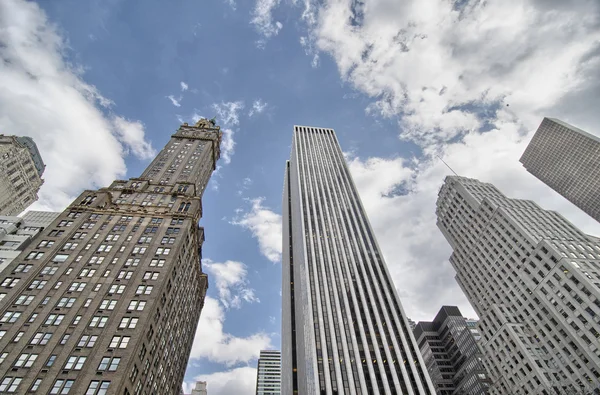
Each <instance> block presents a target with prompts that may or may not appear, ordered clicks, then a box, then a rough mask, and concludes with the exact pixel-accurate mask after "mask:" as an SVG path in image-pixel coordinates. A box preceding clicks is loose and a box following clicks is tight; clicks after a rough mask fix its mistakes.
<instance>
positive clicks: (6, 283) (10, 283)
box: [0, 277, 31, 289]
mask: <svg viewBox="0 0 600 395" xmlns="http://www.w3.org/2000/svg"><path fill="white" fill-rule="evenodd" d="M20 280H21V279H20V278H15V277H6V278H5V279H4V280H2V283H0V286H2V287H6V288H12V287H14V286H15V285H17V284H18V283H19V281H20ZM29 289H31V288H29Z"/></svg>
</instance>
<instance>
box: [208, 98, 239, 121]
mask: <svg viewBox="0 0 600 395" xmlns="http://www.w3.org/2000/svg"><path fill="white" fill-rule="evenodd" d="M212 108H213V110H215V111H216V112H217V121H218V122H219V123H222V124H223V125H225V126H236V125H239V124H240V118H239V113H240V111H242V110H243V109H244V102H243V101H229V102H221V103H214V104H213V105H212Z"/></svg>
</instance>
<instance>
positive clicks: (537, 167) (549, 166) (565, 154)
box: [520, 118, 600, 221]
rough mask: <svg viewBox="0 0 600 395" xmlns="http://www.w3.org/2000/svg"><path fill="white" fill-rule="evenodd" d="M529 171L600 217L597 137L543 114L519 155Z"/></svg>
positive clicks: (598, 142) (579, 205)
mask: <svg viewBox="0 0 600 395" xmlns="http://www.w3.org/2000/svg"><path fill="white" fill-rule="evenodd" d="M520 161H521V163H523V166H525V169H527V171H528V172H530V173H531V174H533V175H534V176H536V177H537V178H539V179H540V180H541V181H543V182H544V183H546V185H548V186H549V187H550V188H552V189H554V190H555V191H556V192H558V193H560V194H561V195H562V196H564V197H565V198H566V199H568V200H569V201H570V202H571V203H573V204H574V205H576V206H577V207H579V208H580V209H581V210H583V211H585V212H586V213H587V214H589V215H590V216H591V217H593V218H594V219H596V221H600V138H599V137H596V136H594V135H591V134H589V133H586V132H584V131H583V130H581V129H578V128H576V127H575V126H571V125H569V124H568V123H566V122H563V121H560V120H558V119H553V118H544V120H543V121H542V123H541V125H540V127H539V128H538V130H537V132H535V135H534V136H533V138H532V139H531V142H530V143H529V145H528V146H527V149H526V150H525V152H524V153H523V156H521V159H520Z"/></svg>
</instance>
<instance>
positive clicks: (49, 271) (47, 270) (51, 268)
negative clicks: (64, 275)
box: [40, 266, 58, 276]
mask: <svg viewBox="0 0 600 395" xmlns="http://www.w3.org/2000/svg"><path fill="white" fill-rule="evenodd" d="M57 270H58V268H57V267H56V266H46V267H45V268H43V269H42V271H41V273H40V274H47V275H49V276H51V275H53V274H54V273H56V271H57Z"/></svg>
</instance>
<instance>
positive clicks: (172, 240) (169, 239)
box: [160, 237, 175, 244]
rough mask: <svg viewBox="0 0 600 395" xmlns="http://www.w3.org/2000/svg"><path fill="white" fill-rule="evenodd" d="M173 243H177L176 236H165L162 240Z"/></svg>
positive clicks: (165, 242)
mask: <svg viewBox="0 0 600 395" xmlns="http://www.w3.org/2000/svg"><path fill="white" fill-rule="evenodd" d="M173 243H175V238H174V237H163V238H162V240H161V241H160V244H173Z"/></svg>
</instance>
